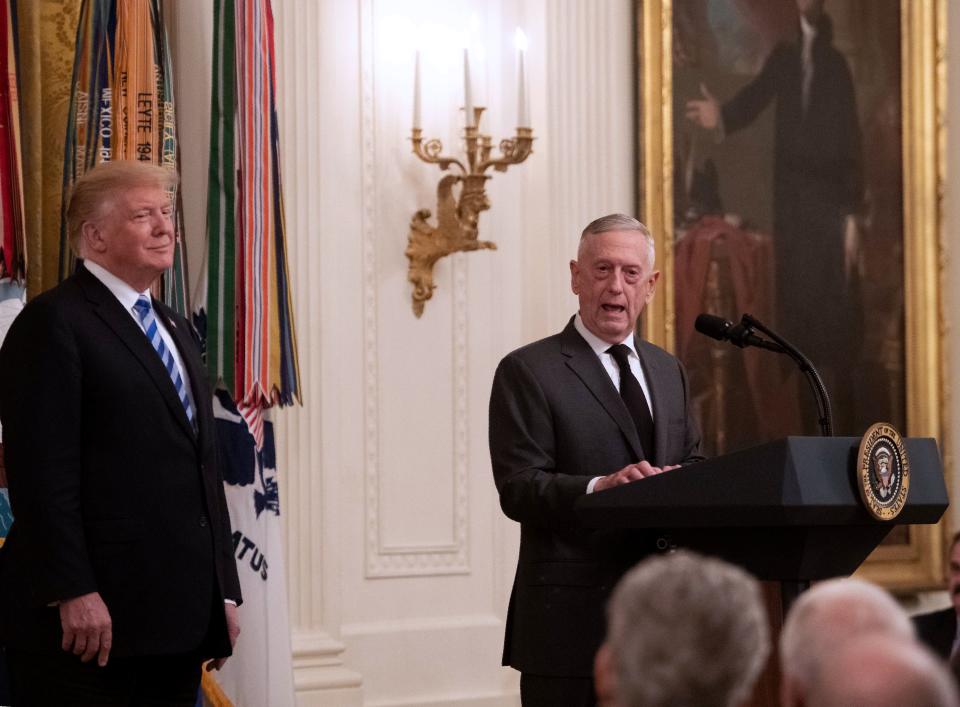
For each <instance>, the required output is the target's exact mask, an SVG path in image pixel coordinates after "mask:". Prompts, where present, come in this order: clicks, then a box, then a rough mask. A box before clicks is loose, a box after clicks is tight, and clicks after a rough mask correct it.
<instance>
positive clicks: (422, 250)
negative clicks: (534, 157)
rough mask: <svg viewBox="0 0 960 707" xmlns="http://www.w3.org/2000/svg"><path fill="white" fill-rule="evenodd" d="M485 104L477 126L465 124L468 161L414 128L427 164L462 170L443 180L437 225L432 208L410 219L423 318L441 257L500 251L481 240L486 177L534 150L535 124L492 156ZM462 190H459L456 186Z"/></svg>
mask: <svg viewBox="0 0 960 707" xmlns="http://www.w3.org/2000/svg"><path fill="white" fill-rule="evenodd" d="M483 110H484V109H483V108H481V107H476V108H474V109H473V112H474V116H473V121H472V123H473V124H472V125H467V126H466V127H465V128H464V132H463V140H464V148H465V156H466V164H464V162H463V161H461V160H460V159H458V158H456V157H450V156H445V155H443V154H441V153H442V152H443V144H442V143H441V142H440V141H439V140H436V139H431V140H427V141H424V139H423V131H422V130H421V129H420V128H414V129H413V134H412V137H411V141H412V143H413V154H415V155H416V156H417V157H419V158H420V159H421V160H423V161H424V162H427V163H431V164H436V165H438V166H439V167H440V169H441V170H443V171H445V172H446V171H448V170H450V168H451V167H456V168H457V170H458V172H459V174H456V173H454V174H446V175H444V176H443V177H442V178H441V179H440V182H439V184H437V225H436V226H431V225H430V223H429V221H428V219H429V218H430V216H431V213H430V210H429V209H419V210H418V211H417V212H416V213H415V214H414V215H413V218H412V219H410V233H409V235H408V237H407V249H406V251H405V253H406V256H407V260H408V261H409V262H410V265H409V267H408V269H407V279H408V280H409V281H410V283H411V284H412V285H413V313H414V314H415V315H416V316H417V318H419V317H420V315H422V314H423V306H424V304H425V303H426V301H427V300H428V299H430V298H431V297H432V296H433V291H434V289H435V288H436V285H435V284H434V283H433V266H434V264H435V263H436V262H437V261H438V260H440V258H442V257H444V256H446V255H450V254H451V253H456V252H458V251H464V252H466V251H471V250H481V249H489V250H496V249H497V244H496V243H494V242H493V241H481V240H479V239H478V238H477V236H478V222H479V220H480V212H481V211H486V210H487V209H489V208H490V200H489V199H488V198H487V192H486V182H487V180H488V179H490V178H491V176H492V175H489V174H486V172H487V170H489V169H490V168H491V167H492V168H493V169H495V170H496V171H498V172H506V171H507V167H509V166H510V165H512V164H520V163H521V162H523V161H524V160H525V159H527V157H529V156H530V154H531V153H532V152H533V129H532V128H517V134H516V135H515V136H514V137H512V138H506V139H504V140H501V141H500V157H491V152H492V150H493V148H492V141H491V139H490V136H489V135H484V134H482V133H481V132H480V128H479V125H480V118H481V116H482V115H483ZM455 186H459V187H460V189H459V194H458V195H456V196H455V195H454V187H455Z"/></svg>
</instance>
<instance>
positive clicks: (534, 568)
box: [490, 214, 702, 707]
mask: <svg viewBox="0 0 960 707" xmlns="http://www.w3.org/2000/svg"><path fill="white" fill-rule="evenodd" d="M570 273H571V284H572V288H573V292H574V294H576V295H577V296H578V297H579V301H580V308H579V312H578V314H577V315H576V316H574V317H573V318H572V319H571V320H570V323H569V324H568V325H567V327H566V328H565V329H564V330H563V331H562V332H560V333H559V334H556V335H554V336H551V337H548V338H546V339H543V340H541V341H537V342H534V343H532V344H530V345H528V346H525V347H523V348H521V349H518V350H517V351H514V352H513V353H511V354H508V355H507V356H506V357H505V358H504V359H503V360H502V361H501V362H500V365H499V367H498V368H497V372H496V376H495V377H494V381H493V391H492V393H491V397H490V456H491V459H492V463H493V475H494V480H495V482H496V485H497V490H498V492H499V494H500V505H501V507H502V508H503V511H504V513H506V515H507V516H509V517H510V518H512V519H513V520H516V521H518V522H519V523H520V524H521V540H520V558H519V562H518V566H517V575H516V579H515V581H514V585H513V592H512V595H511V598H510V606H509V609H508V614H507V626H506V639H505V646H504V655H503V663H504V665H510V666H513V667H514V668H516V669H517V670H519V671H521V673H522V675H521V680H520V691H521V697H522V700H523V704H524V705H525V706H526V707H530V706H534V707H535V706H537V705H544V706H546V705H550V706H552V707H557V706H562V705H591V704H594V690H593V681H592V679H591V675H592V670H593V659H594V654H595V653H596V651H597V648H598V647H599V646H600V643H601V641H602V639H603V632H604V605H605V603H606V600H607V597H608V596H609V594H610V592H611V590H612V588H613V586H614V585H615V584H616V582H617V580H618V579H619V578H620V576H621V575H622V574H623V573H624V572H625V571H626V570H627V569H629V567H630V566H632V565H633V564H634V563H635V562H636V561H637V560H638V559H640V558H642V557H643V556H644V555H646V554H649V553H650V552H652V551H653V550H654V547H653V539H652V538H647V537H643V536H633V535H630V534H627V533H605V532H599V531H593V530H590V529H588V528H585V527H583V526H581V525H580V524H579V523H578V521H577V518H576V516H575V514H574V512H573V506H574V502H575V501H576V500H577V499H578V498H580V497H581V496H582V495H584V494H586V493H593V492H597V491H601V490H603V489H606V488H610V487H613V486H616V485H619V484H625V483H630V482H633V481H637V480H639V479H642V478H644V477H646V476H651V475H653V474H659V473H662V472H664V471H669V470H670V469H673V468H675V466H677V465H679V464H684V463H687V462H692V461H697V460H699V459H701V458H702V457H701V456H700V433H699V431H698V428H697V425H696V423H695V422H694V420H693V419H692V417H691V415H690V401H689V400H688V396H687V381H686V374H685V373H684V370H683V368H682V366H681V365H680V362H679V361H677V359H676V358H674V357H673V356H671V355H670V354H668V353H667V352H666V351H663V350H661V349H659V348H657V347H656V346H654V345H652V344H650V343H647V342H645V341H643V340H641V339H640V338H639V337H637V336H635V334H634V329H635V326H636V322H637V318H638V317H639V316H640V313H641V312H642V311H643V308H644V306H645V305H646V304H647V302H649V301H650V299H651V298H652V297H653V294H654V289H655V286H656V283H657V279H658V277H659V275H660V273H659V272H658V271H656V270H654V248H653V239H652V238H651V236H650V233H649V231H648V230H647V229H646V227H645V226H644V225H643V224H641V223H640V222H639V221H637V220H636V219H633V218H631V217H629V216H624V215H622V214H614V215H611V216H606V217H603V218H601V219H597V220H596V221H594V222H593V223H591V224H590V225H589V226H587V228H586V229H585V230H584V231H583V234H582V236H581V239H580V246H579V250H578V253H577V260H574V261H571V263H570Z"/></svg>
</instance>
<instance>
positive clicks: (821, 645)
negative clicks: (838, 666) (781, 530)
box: [780, 579, 915, 705]
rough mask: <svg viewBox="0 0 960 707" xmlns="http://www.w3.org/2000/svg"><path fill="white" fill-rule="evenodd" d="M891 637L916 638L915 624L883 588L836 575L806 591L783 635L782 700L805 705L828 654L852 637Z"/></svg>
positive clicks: (789, 617) (791, 615) (785, 625)
mask: <svg viewBox="0 0 960 707" xmlns="http://www.w3.org/2000/svg"><path fill="white" fill-rule="evenodd" d="M873 635H879V636H890V637H892V638H894V639H898V640H901V641H904V642H912V641H913V640H914V636H915V632H914V628H913V624H912V623H911V622H910V619H909V618H908V617H907V614H906V613H905V612H904V611H903V609H902V608H900V605H899V604H897V602H896V601H894V600H893V597H891V596H890V595H889V594H888V593H887V592H885V591H884V590H882V589H880V587H878V586H876V585H874V584H870V583H869V582H864V581H863V580H859V579H832V580H829V581H826V582H822V583H820V584H817V585H815V586H814V587H813V588H811V589H809V590H808V591H807V592H805V593H804V594H802V595H801V596H800V598H799V599H798V600H797V602H796V603H795V604H794V605H793V607H792V608H791V610H790V613H789V614H788V615H787V621H786V623H785V624H784V626H783V632H782V633H781V634H780V661H781V670H782V673H783V682H782V688H783V693H784V697H783V702H784V704H785V705H793V704H800V703H802V700H800V699H799V698H798V695H804V694H806V693H807V692H808V689H809V687H810V685H812V684H814V683H815V682H816V681H817V679H818V676H819V674H820V672H821V670H822V668H823V664H824V663H825V662H827V661H826V656H828V655H829V654H830V652H831V651H833V650H835V649H837V648H838V647H840V646H841V645H842V644H844V643H845V642H847V641H851V640H854V639H857V638H860V637H864V636H873Z"/></svg>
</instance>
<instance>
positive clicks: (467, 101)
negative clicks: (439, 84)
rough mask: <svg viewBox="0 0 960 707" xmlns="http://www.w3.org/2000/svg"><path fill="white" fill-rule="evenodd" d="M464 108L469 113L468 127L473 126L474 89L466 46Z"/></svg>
mask: <svg viewBox="0 0 960 707" xmlns="http://www.w3.org/2000/svg"><path fill="white" fill-rule="evenodd" d="M463 109H464V112H465V113H466V115H467V119H466V125H467V127H468V128H470V127H473V91H472V90H471V89H470V52H469V50H468V49H467V48H466V47H464V49H463Z"/></svg>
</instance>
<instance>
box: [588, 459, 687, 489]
mask: <svg viewBox="0 0 960 707" xmlns="http://www.w3.org/2000/svg"><path fill="white" fill-rule="evenodd" d="M679 466H680V465H679V464H667V465H666V466H664V467H663V468H662V469H661V468H660V467H658V466H651V465H650V462H648V461H642V462H638V463H636V464H628V465H627V466H625V467H623V468H622V469H621V470H620V471H615V472H613V473H612V474H607V475H606V476H601V477H600V478H599V479H597V483H596V484H594V486H593V490H594V491H603V490H604V489H610V488H613V487H614V486H619V485H621V484H629V483H630V482H631V481H636V480H637V479H645V478H646V477H648V476H656V475H657V474H662V473H663V472H665V471H670V470H671V469H676V468H677V467H679Z"/></svg>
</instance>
